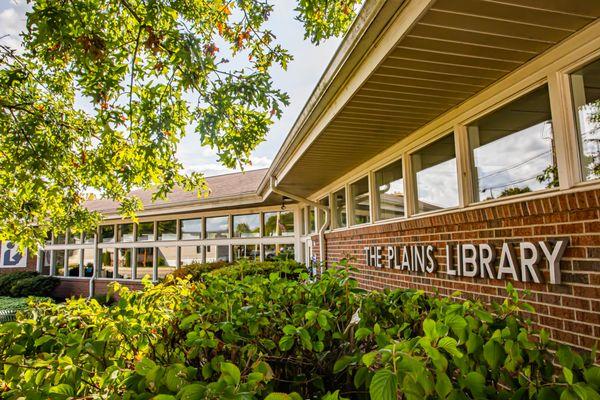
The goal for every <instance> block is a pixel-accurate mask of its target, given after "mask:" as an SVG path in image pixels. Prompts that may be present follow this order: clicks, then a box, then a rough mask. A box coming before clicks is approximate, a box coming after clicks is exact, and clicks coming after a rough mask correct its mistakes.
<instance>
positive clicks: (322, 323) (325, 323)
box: [317, 312, 329, 330]
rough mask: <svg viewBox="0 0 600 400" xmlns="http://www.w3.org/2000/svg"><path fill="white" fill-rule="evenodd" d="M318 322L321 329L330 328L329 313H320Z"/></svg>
mask: <svg viewBox="0 0 600 400" xmlns="http://www.w3.org/2000/svg"><path fill="white" fill-rule="evenodd" d="M317 322H318V323H319V326H320V327H321V329H323V330H329V321H327V315H325V314H324V313H322V312H321V313H319V315H318V316H317Z"/></svg>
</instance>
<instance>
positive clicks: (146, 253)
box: [134, 247, 154, 279]
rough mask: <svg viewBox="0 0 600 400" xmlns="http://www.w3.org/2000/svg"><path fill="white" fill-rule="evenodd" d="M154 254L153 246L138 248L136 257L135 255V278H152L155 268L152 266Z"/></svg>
mask: <svg viewBox="0 0 600 400" xmlns="http://www.w3.org/2000/svg"><path fill="white" fill-rule="evenodd" d="M153 255H154V248H152V247H144V248H140V249H136V257H135V265H136V269H135V278H134V279H142V278H144V277H145V276H148V277H150V279H152V277H153V276H154V275H153V268H152V265H153V264H152V256H153Z"/></svg>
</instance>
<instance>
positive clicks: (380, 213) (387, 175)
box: [375, 160, 406, 220]
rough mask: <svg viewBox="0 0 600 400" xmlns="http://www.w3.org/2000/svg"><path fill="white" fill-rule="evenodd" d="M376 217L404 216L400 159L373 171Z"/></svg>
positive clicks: (379, 218) (381, 218)
mask: <svg viewBox="0 0 600 400" xmlns="http://www.w3.org/2000/svg"><path fill="white" fill-rule="evenodd" d="M375 186H376V187H377V192H376V193H375V196H377V219H378V220H383V219H389V218H397V217H404V216H405V215H406V214H405V211H404V173H403V172H402V160H398V161H396V162H393V163H391V164H390V165H388V166H386V167H384V168H382V169H380V170H379V171H376V172H375Z"/></svg>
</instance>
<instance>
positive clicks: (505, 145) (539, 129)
mask: <svg viewBox="0 0 600 400" xmlns="http://www.w3.org/2000/svg"><path fill="white" fill-rule="evenodd" d="M467 129H468V133H469V145H470V147H471V151H472V158H473V164H474V167H475V168H474V170H473V179H474V186H475V200H476V201H482V200H489V199H494V198H498V197H505V196H510V195H513V194H519V193H526V192H531V191H535V190H541V189H545V188H550V187H555V186H557V185H558V176H557V170H556V166H555V165H556V164H555V162H554V160H555V155H554V145H553V139H552V115H551V114H550V99H549V97H548V87H547V86H544V87H542V88H540V89H537V90H535V91H533V92H532V93H529V94H527V95H526V96H523V97H521V98H520V99H518V100H516V101H513V102H512V103H510V104H508V105H506V106H504V107H502V108H501V109H499V110H497V111H494V112H493V113H492V114H490V115H486V116H485V117H483V118H481V119H480V120H478V121H477V122H475V123H474V124H472V125H469V126H468V127H467Z"/></svg>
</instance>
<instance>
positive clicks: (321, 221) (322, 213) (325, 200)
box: [318, 196, 333, 229]
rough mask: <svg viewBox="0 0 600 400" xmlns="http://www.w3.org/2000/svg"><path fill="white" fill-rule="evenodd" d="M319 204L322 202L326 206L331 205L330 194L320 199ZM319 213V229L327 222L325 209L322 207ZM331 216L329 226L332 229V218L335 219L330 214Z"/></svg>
mask: <svg viewBox="0 0 600 400" xmlns="http://www.w3.org/2000/svg"><path fill="white" fill-rule="evenodd" d="M319 204H321V205H323V206H325V207H329V196H326V197H323V198H322V199H321V200H319ZM318 215H319V229H321V228H322V227H323V224H325V219H326V215H325V211H323V210H322V209H319V211H318ZM329 218H330V220H329V226H328V228H329V229H331V225H332V222H331V220H332V219H333V215H330V216H329Z"/></svg>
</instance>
